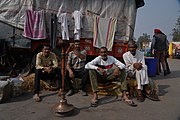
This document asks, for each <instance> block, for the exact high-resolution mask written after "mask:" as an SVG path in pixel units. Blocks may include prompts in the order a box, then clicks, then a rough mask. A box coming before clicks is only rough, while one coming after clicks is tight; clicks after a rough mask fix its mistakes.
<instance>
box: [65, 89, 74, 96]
mask: <svg viewBox="0 0 180 120" xmlns="http://www.w3.org/2000/svg"><path fill="white" fill-rule="evenodd" d="M74 94H75V91H74V90H73V89H70V90H69V92H68V93H67V96H72V95H74Z"/></svg>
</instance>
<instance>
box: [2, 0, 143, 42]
mask: <svg viewBox="0 0 180 120" xmlns="http://www.w3.org/2000/svg"><path fill="white" fill-rule="evenodd" d="M143 5H144V1H143V0H0V21H2V22H4V23H7V24H9V25H12V26H14V27H16V28H20V29H23V26H24V17H25V12H26V10H28V9H31V10H35V11H38V10H44V11H45V16H46V20H45V21H46V27H47V31H48V32H49V28H50V22H49V21H50V18H51V14H52V13H53V14H57V12H58V10H60V11H61V12H62V13H68V16H69V19H68V24H69V30H70V37H73V29H74V21H73V19H72V17H71V16H72V12H73V11H75V10H78V11H81V12H82V13H83V31H82V36H81V37H82V38H92V35H93V15H99V16H100V17H102V18H110V17H112V18H117V19H118V24H117V28H116V33H115V39H117V40H118V39H120V40H129V38H130V37H132V35H133V32H134V27H135V20H136V10H137V8H138V7H141V6H143ZM58 29H59V28H58Z"/></svg>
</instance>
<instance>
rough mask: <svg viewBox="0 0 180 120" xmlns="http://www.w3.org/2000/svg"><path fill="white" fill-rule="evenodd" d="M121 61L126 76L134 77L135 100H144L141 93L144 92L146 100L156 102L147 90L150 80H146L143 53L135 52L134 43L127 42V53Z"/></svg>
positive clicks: (152, 94)
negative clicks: (126, 71) (123, 64)
mask: <svg viewBox="0 0 180 120" xmlns="http://www.w3.org/2000/svg"><path fill="white" fill-rule="evenodd" d="M123 59H124V62H125V64H126V67H127V69H128V75H129V76H131V77H135V79H136V81H137V100H138V101H140V102H143V101H144V100H145V98H144V96H143V93H142V91H143V90H144V92H145V95H146V96H147V97H148V98H150V99H152V100H155V101H158V100H159V99H158V97H157V96H156V95H155V94H154V93H153V91H151V90H150V89H149V83H150V81H149V80H150V79H148V74H147V66H146V65H145V59H144V53H143V52H141V51H139V50H137V45H136V43H135V41H129V43H128V51H127V52H126V53H124V54H123ZM151 82H152V81H151ZM151 87H152V86H151Z"/></svg>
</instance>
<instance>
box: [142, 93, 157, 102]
mask: <svg viewBox="0 0 180 120" xmlns="http://www.w3.org/2000/svg"><path fill="white" fill-rule="evenodd" d="M144 95H145V96H146V97H147V98H149V99H150V100H153V101H160V99H159V97H158V95H156V94H154V93H153V92H150V93H149V94H147V93H146V94H144Z"/></svg>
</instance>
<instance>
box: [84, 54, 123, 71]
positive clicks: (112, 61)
mask: <svg viewBox="0 0 180 120" xmlns="http://www.w3.org/2000/svg"><path fill="white" fill-rule="evenodd" d="M107 57H108V59H107V60H106V61H104V60H103V59H102V57H101V56H98V57H96V58H95V59H94V60H92V61H91V62H88V63H87V64H86V65H85V68H86V69H95V70H97V68H98V67H97V66H98V65H100V66H111V65H116V66H118V67H119V68H120V69H124V68H125V65H124V64H123V63H121V62H120V61H119V60H117V59H116V58H115V57H113V56H109V55H108V56H107ZM110 68H111V67H107V68H106V69H104V70H105V71H106V73H107V74H109V72H110V71H109V69H110Z"/></svg>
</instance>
